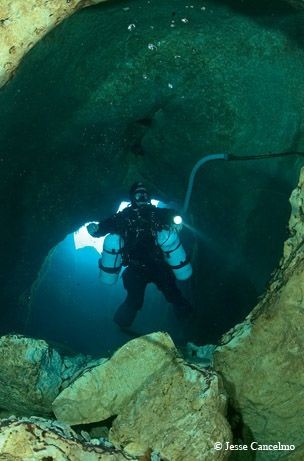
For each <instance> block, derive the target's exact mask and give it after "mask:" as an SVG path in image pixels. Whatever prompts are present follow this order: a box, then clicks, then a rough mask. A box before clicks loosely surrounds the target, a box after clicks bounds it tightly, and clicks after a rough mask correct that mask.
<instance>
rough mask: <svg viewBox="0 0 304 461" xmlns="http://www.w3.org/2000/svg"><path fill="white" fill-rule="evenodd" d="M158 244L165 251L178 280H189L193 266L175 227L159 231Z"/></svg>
mask: <svg viewBox="0 0 304 461" xmlns="http://www.w3.org/2000/svg"><path fill="white" fill-rule="evenodd" d="M156 240H157V244H158V245H159V247H160V248H161V250H162V251H163V253H164V257H165V261H166V262H167V264H168V265H169V266H170V267H171V269H172V271H173V273H174V275H175V277H176V278H177V280H187V279H188V278H190V277H191V275H192V266H191V264H190V262H189V259H188V258H187V255H186V252H185V250H184V248H183V246H182V244H181V242H180V239H179V236H178V233H177V231H176V230H175V229H168V230H167V229H163V230H161V231H159V232H157V238H156Z"/></svg>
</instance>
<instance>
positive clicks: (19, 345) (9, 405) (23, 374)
mask: <svg viewBox="0 0 304 461" xmlns="http://www.w3.org/2000/svg"><path fill="white" fill-rule="evenodd" d="M61 370H62V358H61V357H60V355H59V354H58V352H56V351H55V350H54V349H52V348H50V347H49V345H48V344H47V343H46V342H45V341H43V340H37V339H33V338H26V337H24V336H21V335H7V336H2V337H1V338H0V408H4V409H8V410H10V411H12V412H16V413H18V414H23V415H31V414H39V415H49V414H50V413H51V402H52V401H53V400H54V398H55V397H56V395H58V393H59V389H60V385H61V381H62V379H61Z"/></svg>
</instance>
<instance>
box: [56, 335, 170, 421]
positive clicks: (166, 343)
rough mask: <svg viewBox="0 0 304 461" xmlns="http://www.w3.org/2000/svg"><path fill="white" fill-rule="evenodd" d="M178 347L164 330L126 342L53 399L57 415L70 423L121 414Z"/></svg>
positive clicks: (97, 419)
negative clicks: (106, 359) (110, 356)
mask: <svg viewBox="0 0 304 461" xmlns="http://www.w3.org/2000/svg"><path fill="white" fill-rule="evenodd" d="M176 355H177V350H176V348H175V346H174V344H173V342H172V340H171V338H170V337H169V335H167V334H166V333H153V334H150V335H146V336H142V337H141V338H137V339H134V340H132V341H129V342H128V343H127V344H125V345H124V346H123V347H121V348H120V349H119V350H118V351H117V352H116V353H115V354H114V355H113V357H112V358H111V359H110V360H108V361H106V362H105V363H103V364H101V365H99V366H96V367H94V368H91V369H90V370H88V371H87V372H85V373H83V374H82V375H81V376H80V377H79V378H78V379H76V380H75V381H74V382H73V383H72V384H71V385H70V386H69V387H67V388H66V389H64V390H63V391H62V392H61V393H60V394H59V395H58V397H57V398H56V399H55V401H54V402H53V410H54V413H55V415H56V417H57V418H58V419H59V420H61V421H64V422H66V423H69V424H83V423H91V422H96V421H103V420H105V419H107V418H109V417H110V416H113V415H117V414H118V413H120V411H121V410H122V408H123V407H124V406H125V405H126V404H127V403H128V402H129V401H130V400H131V399H132V397H133V395H134V394H135V393H136V392H137V391H138V389H140V388H141V386H142V385H143V384H144V383H145V381H146V380H147V379H148V378H151V377H152V376H153V375H154V374H155V373H157V372H158V371H159V370H160V369H162V368H163V367H166V366H168V365H169V364H170V363H171V362H172V360H173V358H174V357H176Z"/></svg>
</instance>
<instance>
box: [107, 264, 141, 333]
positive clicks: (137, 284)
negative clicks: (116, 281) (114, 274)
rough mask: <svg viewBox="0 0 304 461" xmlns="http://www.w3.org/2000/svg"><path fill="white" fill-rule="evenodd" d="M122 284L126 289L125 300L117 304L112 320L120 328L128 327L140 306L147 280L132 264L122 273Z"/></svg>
mask: <svg viewBox="0 0 304 461" xmlns="http://www.w3.org/2000/svg"><path fill="white" fill-rule="evenodd" d="M122 278H123V284H124V287H125V289H126V290H127V293H128V294H127V297H126V299H125V301H124V302H123V303H122V304H121V305H120V306H119V308H118V309H117V311H116V312H115V315H114V321H115V322H116V323H117V324H118V325H119V326H120V327H122V328H126V327H129V326H130V325H131V324H132V322H133V320H134V319H135V317H136V314H137V311H138V310H139V309H140V308H141V307H142V305H143V302H144V294H145V288H146V285H147V282H146V280H145V277H144V276H143V275H142V273H141V272H140V271H139V270H138V269H136V268H133V267H132V266H129V267H127V269H126V270H125V271H124V273H123V274H122Z"/></svg>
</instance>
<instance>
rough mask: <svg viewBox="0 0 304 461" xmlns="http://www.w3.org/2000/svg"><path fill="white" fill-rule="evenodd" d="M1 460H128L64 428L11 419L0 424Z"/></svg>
mask: <svg viewBox="0 0 304 461" xmlns="http://www.w3.org/2000/svg"><path fill="white" fill-rule="evenodd" d="M0 459H1V460H7V461H8V460H11V461H24V460H31V461H32V460H33V461H34V460H37V461H52V460H56V461H66V460H73V461H122V460H126V459H128V460H130V459H131V458H130V457H128V458H126V457H125V456H124V455H123V453H122V452H121V451H119V450H116V449H114V448H113V447H107V446H106V445H105V444H103V443H102V442H101V441H99V440H85V439H84V438H83V437H81V436H79V435H78V434H76V432H74V431H73V430H72V429H71V428H70V427H68V426H65V425H64V424H59V423H57V422H55V421H50V420H46V419H42V418H34V417H32V418H21V419H17V418H14V417H12V418H9V419H3V420H0ZM133 459H134V458H133Z"/></svg>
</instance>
